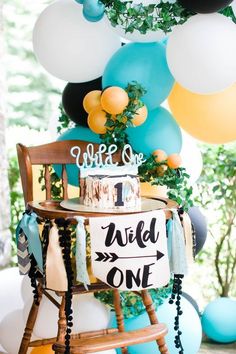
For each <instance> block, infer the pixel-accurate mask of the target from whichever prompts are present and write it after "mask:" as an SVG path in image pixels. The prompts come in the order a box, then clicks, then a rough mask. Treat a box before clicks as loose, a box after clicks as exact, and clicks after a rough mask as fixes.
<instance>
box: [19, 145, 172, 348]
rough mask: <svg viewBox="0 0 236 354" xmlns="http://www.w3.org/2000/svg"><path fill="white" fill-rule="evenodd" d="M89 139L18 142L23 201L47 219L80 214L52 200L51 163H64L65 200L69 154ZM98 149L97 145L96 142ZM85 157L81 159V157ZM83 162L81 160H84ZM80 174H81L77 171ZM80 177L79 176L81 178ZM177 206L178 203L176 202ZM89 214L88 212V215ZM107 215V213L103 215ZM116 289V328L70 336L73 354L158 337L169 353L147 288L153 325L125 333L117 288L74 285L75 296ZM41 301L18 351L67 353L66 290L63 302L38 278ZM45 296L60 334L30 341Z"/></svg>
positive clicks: (34, 308) (164, 330) (144, 297)
mask: <svg viewBox="0 0 236 354" xmlns="http://www.w3.org/2000/svg"><path fill="white" fill-rule="evenodd" d="M87 144H88V143H87V142H84V141H78V140H71V141H58V142H54V143H50V144H46V145H41V146H35V147H26V146H24V145H22V144H18V145H17V153H18V161H19V168H20V175H21V181H22V187H23V193H24V200H25V204H26V207H27V208H28V209H31V210H33V211H35V212H36V213H37V215H39V216H41V217H46V218H48V219H55V218H59V217H63V218H73V216H75V215H78V212H73V211H67V210H65V209H63V208H61V207H60V204H59V202H55V201H50V200H51V181H50V171H49V166H50V165H52V164H61V165H62V176H61V181H62V190H63V199H67V198H68V182H67V172H66V167H65V166H66V164H75V158H73V157H72V156H71V154H70V150H71V148H72V147H73V146H78V145H79V146H80V148H81V150H82V152H84V151H85V150H86V147H87ZM94 147H95V149H96V148H97V147H98V144H94ZM114 158H115V160H116V161H120V159H121V156H120V154H119V153H116V155H115V156H114ZM81 160H82V159H81ZM81 162H82V161H81ZM33 165H43V168H44V179H45V187H46V189H45V190H46V200H45V201H43V202H39V201H35V200H34V195H33V169H32V166H33ZM78 176H79V173H78ZM78 178H79V177H78ZM166 204H167V207H168V208H170V207H173V204H172V203H171V201H166ZM174 206H175V204H174ZM166 215H167V218H169V217H170V215H171V214H170V212H168V211H166ZM87 216H89V214H87ZM103 216H105V214H103ZM108 289H109V290H113V298H114V308H115V312H116V318H117V325H118V328H117V329H114V328H112V329H104V330H100V331H93V332H86V333H80V334H73V335H71V342H70V353H77V354H82V353H93V352H98V351H102V350H109V349H113V348H122V353H123V354H125V353H128V349H127V347H128V346H130V345H135V344H139V343H145V342H150V341H153V340H155V341H156V342H157V345H158V348H159V350H160V352H161V353H162V354H169V352H168V348H167V346H166V344H165V339H164V336H165V335H166V334H167V327H166V325H164V324H160V323H159V322H158V320H157V317H156V313H155V310H154V307H153V303H152V299H151V296H150V295H149V293H148V291H147V290H142V291H140V292H136V293H137V294H139V295H140V296H141V298H142V300H143V303H144V305H145V307H146V311H147V313H148V316H149V319H150V323H151V324H150V326H148V327H145V328H141V329H138V330H135V331H131V332H126V331H125V328H124V317H123V313H122V310H121V304H120V295H119V291H118V290H116V289H111V288H109V287H108V286H107V285H106V284H103V283H100V282H97V283H93V284H92V285H91V286H89V288H88V290H85V288H84V286H83V285H82V284H81V285H74V286H73V288H72V295H74V294H82V293H86V292H93V293H94V292H96V291H101V290H108ZM38 293H39V301H38V304H37V303H35V302H33V304H32V307H31V310H30V312H29V316H28V320H27V323H26V327H25V332H24V335H23V338H22V342H21V345H20V349H19V352H18V353H19V354H26V352H27V350H28V348H29V347H35V346H41V345H46V344H52V345H53V349H54V351H55V353H64V352H65V333H66V327H67V322H66V316H65V293H62V292H56V294H57V295H59V296H61V303H58V302H57V301H56V300H55V299H54V298H53V297H52V296H51V295H50V294H49V293H48V291H47V289H45V288H44V287H43V285H42V283H41V282H40V279H39V280H38ZM42 296H47V298H48V299H49V300H50V301H51V302H52V303H53V304H54V305H55V306H56V307H58V310H59V320H58V335H57V338H49V339H43V340H37V341H34V342H31V341H30V340H31V335H32V331H33V328H34V324H35V321H36V318H37V314H38V308H39V306H40V301H41V298H42Z"/></svg>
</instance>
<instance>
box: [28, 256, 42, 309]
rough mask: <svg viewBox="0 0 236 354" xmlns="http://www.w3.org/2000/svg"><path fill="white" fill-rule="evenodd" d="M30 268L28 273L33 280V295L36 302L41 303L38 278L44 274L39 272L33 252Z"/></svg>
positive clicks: (31, 280)
mask: <svg viewBox="0 0 236 354" xmlns="http://www.w3.org/2000/svg"><path fill="white" fill-rule="evenodd" d="M30 263H31V266H30V270H29V273H28V276H29V278H30V282H31V287H32V288H33V296H34V303H35V305H39V293H38V287H37V279H38V278H41V277H42V274H41V273H39V272H38V270H37V262H36V260H35V258H34V256H33V254H31V255H30Z"/></svg>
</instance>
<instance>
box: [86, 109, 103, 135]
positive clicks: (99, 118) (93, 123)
mask: <svg viewBox="0 0 236 354" xmlns="http://www.w3.org/2000/svg"><path fill="white" fill-rule="evenodd" d="M106 121H107V117H106V112H104V111H103V110H102V107H101V106H98V107H97V108H94V109H93V110H92V111H91V112H90V113H89V115H88V126H89V128H90V129H91V130H92V131H93V132H94V133H96V134H105V133H106V131H107V128H106V126H105V124H106Z"/></svg>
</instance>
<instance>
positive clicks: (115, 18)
mask: <svg viewBox="0 0 236 354" xmlns="http://www.w3.org/2000/svg"><path fill="white" fill-rule="evenodd" d="M101 1H102V3H103V4H104V5H105V13H106V15H107V17H108V19H109V21H110V23H111V25H112V26H113V27H116V26H120V27H122V28H123V30H124V31H125V33H133V32H134V31H135V30H136V31H138V32H140V33H141V34H146V33H147V32H148V31H153V32H154V31H158V30H161V31H163V32H164V33H166V34H168V33H169V32H171V30H172V28H173V27H174V26H176V25H181V24H183V23H184V22H186V21H187V19H188V18H189V17H190V16H192V15H194V14H195V13H191V12H189V11H188V10H186V9H184V8H183V7H182V6H181V5H180V4H179V3H178V1H177V2H176V1H174V0H165V1H164V0H162V1H161V2H160V3H154V2H155V1H154V0H153V4H149V5H143V4H142V1H141V0H140V3H139V4H137V3H136V4H134V3H133V1H122V0H101ZM220 13H222V14H223V15H225V16H227V17H231V18H232V20H233V21H234V22H236V18H235V15H234V13H233V11H232V8H231V7H230V6H228V7H226V8H225V9H224V10H221V11H220Z"/></svg>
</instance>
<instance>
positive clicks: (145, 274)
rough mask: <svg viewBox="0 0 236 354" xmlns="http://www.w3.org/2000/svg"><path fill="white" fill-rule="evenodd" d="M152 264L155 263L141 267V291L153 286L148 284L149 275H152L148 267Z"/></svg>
mask: <svg viewBox="0 0 236 354" xmlns="http://www.w3.org/2000/svg"><path fill="white" fill-rule="evenodd" d="M154 264H155V263H151V264H146V265H145V266H144V267H143V280H142V288H143V289H146V288H149V287H150V286H152V285H153V284H148V279H149V275H150V274H152V272H150V267H151V266H152V265H154Z"/></svg>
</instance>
